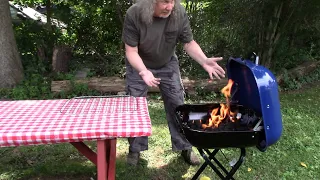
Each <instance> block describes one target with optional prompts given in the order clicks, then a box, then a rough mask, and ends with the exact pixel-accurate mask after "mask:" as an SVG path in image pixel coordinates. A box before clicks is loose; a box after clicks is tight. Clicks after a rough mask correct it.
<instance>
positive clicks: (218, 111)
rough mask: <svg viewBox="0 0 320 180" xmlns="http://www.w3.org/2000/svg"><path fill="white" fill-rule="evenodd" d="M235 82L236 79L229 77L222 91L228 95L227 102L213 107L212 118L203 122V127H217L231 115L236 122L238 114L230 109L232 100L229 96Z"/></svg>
mask: <svg viewBox="0 0 320 180" xmlns="http://www.w3.org/2000/svg"><path fill="white" fill-rule="evenodd" d="M233 84H234V81H233V80H231V79H229V81H228V84H227V85H226V86H225V87H224V88H222V89H221V93H222V94H223V95H224V96H225V97H226V102H227V103H226V104H222V103H221V104H220V106H219V107H217V108H215V109H213V110H212V111H211V114H210V118H209V119H208V121H207V122H206V124H202V128H203V129H205V128H208V127H213V128H217V127H218V126H219V124H220V123H221V122H222V121H223V120H224V119H226V118H227V117H230V116H231V117H232V118H231V117H230V120H231V121H232V122H234V120H235V116H236V115H237V112H236V111H235V112H231V111H230V101H229V98H230V96H231V88H232V85H233Z"/></svg>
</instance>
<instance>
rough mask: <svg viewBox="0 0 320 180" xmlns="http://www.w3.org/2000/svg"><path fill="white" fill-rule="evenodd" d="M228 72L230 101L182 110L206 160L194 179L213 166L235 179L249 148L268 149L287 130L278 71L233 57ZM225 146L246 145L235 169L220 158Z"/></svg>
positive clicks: (184, 124)
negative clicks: (283, 127)
mask: <svg viewBox="0 0 320 180" xmlns="http://www.w3.org/2000/svg"><path fill="white" fill-rule="evenodd" d="M256 59H258V57H256ZM227 72H228V78H229V81H228V84H227V85H226V86H225V87H224V88H223V89H222V90H221V92H222V93H223V94H224V96H225V97H226V103H209V104H184V105H181V106H178V107H177V108H176V117H177V122H178V124H179V125H180V129H181V131H182V133H183V134H184V136H185V137H186V139H187V140H188V141H189V142H190V144H192V145H193V146H195V147H197V148H198V150H199V152H200V154H201V156H202V157H203V158H204V159H205V163H204V165H203V166H202V167H201V168H200V169H199V171H198V172H197V173H196V175H195V176H194V178H193V179H196V178H197V177H198V176H199V175H200V173H201V172H202V171H203V170H204V168H205V167H206V166H207V165H210V166H211V168H212V169H213V170H214V171H215V172H216V173H217V175H218V176H219V177H220V178H222V179H224V178H225V179H233V178H232V176H233V174H234V173H235V172H236V171H237V169H238V168H239V166H240V165H241V164H242V162H243V159H244V157H245V147H249V146H256V147H257V148H258V149H259V150H260V151H262V152H264V151H265V150H266V149H267V147H268V146H270V145H272V144H274V143H275V142H277V141H278V140H279V138H280V136H281V133H282V119H281V112H280V103H279V95H278V86H277V82H276V80H275V77H274V76H273V74H272V73H271V72H270V71H269V70H268V69H266V68H264V67H263V66H259V65H258V64H257V63H253V62H252V61H251V60H245V59H242V58H230V59H229V60H228V63H227ZM223 148H239V149H241V155H240V157H239V160H238V161H237V163H236V164H235V165H234V166H233V167H232V169H231V170H230V171H227V170H226V168H224V167H223V166H222V165H221V163H220V162H219V161H218V160H217V159H216V158H215V157H214V156H215V154H216V153H217V152H218V151H219V150H220V149H223ZM209 149H214V151H212V152H211V151H209ZM204 152H207V154H208V156H207V155H205V153H204ZM211 160H214V161H215V162H216V164H217V165H218V166H219V167H220V168H221V169H222V171H223V172H224V173H225V174H226V176H223V175H222V174H221V172H220V171H218V169H217V168H216V167H215V166H214V165H213V164H212V162H211Z"/></svg>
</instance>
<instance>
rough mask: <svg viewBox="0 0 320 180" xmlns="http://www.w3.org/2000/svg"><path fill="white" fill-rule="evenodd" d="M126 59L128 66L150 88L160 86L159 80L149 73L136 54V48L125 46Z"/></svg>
mask: <svg viewBox="0 0 320 180" xmlns="http://www.w3.org/2000/svg"><path fill="white" fill-rule="evenodd" d="M125 48H126V57H127V59H128V61H129V63H130V65H131V66H132V67H133V68H134V69H135V70H137V71H138V72H139V75H140V76H141V78H142V79H143V81H144V82H145V83H146V84H147V85H148V86H150V87H157V86H158V85H159V84H160V80H161V79H160V78H155V77H154V76H153V74H152V72H151V71H149V70H148V69H147V67H146V66H145V65H144V63H143V61H142V59H141V57H140V55H139V54H138V47H131V46H129V45H127V44H125Z"/></svg>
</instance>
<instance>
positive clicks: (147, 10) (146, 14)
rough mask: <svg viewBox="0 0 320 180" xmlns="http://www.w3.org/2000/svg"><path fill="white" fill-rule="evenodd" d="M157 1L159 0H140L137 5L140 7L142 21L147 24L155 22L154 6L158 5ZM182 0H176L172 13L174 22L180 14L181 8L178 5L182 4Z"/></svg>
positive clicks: (171, 18) (172, 21)
mask: <svg viewBox="0 0 320 180" xmlns="http://www.w3.org/2000/svg"><path fill="white" fill-rule="evenodd" d="M157 1H159V0H138V1H137V5H138V6H139V7H140V18H141V21H142V22H143V23H145V24H147V25H150V24H152V22H153V15H154V6H155V5H156V3H157ZM180 2H181V0H174V8H173V10H172V12H171V15H170V21H171V23H174V22H175V21H176V20H177V18H178V14H179V10H180V8H178V5H179V4H180Z"/></svg>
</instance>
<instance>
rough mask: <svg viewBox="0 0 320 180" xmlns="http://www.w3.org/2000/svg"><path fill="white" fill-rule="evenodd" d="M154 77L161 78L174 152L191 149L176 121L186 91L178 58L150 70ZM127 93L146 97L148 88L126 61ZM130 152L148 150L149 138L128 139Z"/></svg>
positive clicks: (161, 89) (161, 90) (162, 93)
mask: <svg viewBox="0 0 320 180" xmlns="http://www.w3.org/2000/svg"><path fill="white" fill-rule="evenodd" d="M149 70H150V71H151V72H152V73H153V75H154V77H156V78H161V81H160V85H159V89H160V92H161V96H162V99H163V102H164V107H165V111H166V118H167V122H168V126H169V131H170V134H171V144H172V150H174V151H178V150H187V149H191V147H192V146H191V145H190V143H189V142H188V141H187V140H186V139H185V138H184V136H183V135H182V134H181V133H180V132H179V128H178V124H177V122H176V120H175V108H176V107H177V106H179V105H181V104H183V103H184V90H183V86H182V82H181V76H180V70H179V63H178V60H177V58H176V57H174V56H173V57H172V58H171V60H170V61H169V62H168V63H167V64H166V65H165V66H163V67H162V68H160V69H149ZM126 91H127V94H128V95H131V96H134V97H146V96H147V92H148V86H147V85H146V84H145V82H144V81H143V79H142V78H141V76H140V75H139V73H138V72H137V71H136V70H135V69H134V68H133V67H132V66H131V65H130V64H129V63H128V61H126ZM128 141H129V144H130V147H129V151H130V152H140V151H144V150H147V149H148V137H136V138H129V139H128Z"/></svg>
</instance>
